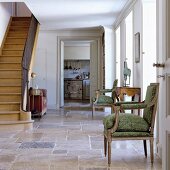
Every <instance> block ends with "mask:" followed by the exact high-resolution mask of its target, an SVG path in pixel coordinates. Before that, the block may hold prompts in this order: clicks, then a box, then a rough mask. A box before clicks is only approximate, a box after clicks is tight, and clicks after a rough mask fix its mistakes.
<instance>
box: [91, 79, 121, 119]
mask: <svg viewBox="0 0 170 170" xmlns="http://www.w3.org/2000/svg"><path fill="white" fill-rule="evenodd" d="M117 82H118V80H117V79H116V80H115V81H114V82H113V87H112V89H100V90H96V97H95V98H93V99H92V107H93V108H92V117H93V113H94V111H95V108H104V107H111V108H112V104H113V103H114V102H115V98H116V97H117V95H116V87H117ZM106 93H111V96H107V95H105V94H106Z"/></svg>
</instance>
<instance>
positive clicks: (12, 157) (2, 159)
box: [0, 154, 16, 163]
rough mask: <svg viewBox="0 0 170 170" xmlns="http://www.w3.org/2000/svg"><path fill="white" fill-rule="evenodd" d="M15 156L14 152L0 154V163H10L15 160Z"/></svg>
mask: <svg viewBox="0 0 170 170" xmlns="http://www.w3.org/2000/svg"><path fill="white" fill-rule="evenodd" d="M15 158H16V156H15V155H14V154H11V155H6V154H4V155H2V154H0V162H1V163H10V162H13V161H14V160H15Z"/></svg>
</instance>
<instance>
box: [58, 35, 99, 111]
mask: <svg viewBox="0 0 170 170" xmlns="http://www.w3.org/2000/svg"><path fill="white" fill-rule="evenodd" d="M64 41H97V50H98V52H97V54H98V55H97V57H96V63H97V64H96V65H95V66H96V67H97V70H98V73H100V71H101V70H102V62H101V60H102V57H101V56H102V51H101V50H102V48H101V37H99V36H94V37H91V36H85V37H84V36H58V38H57V49H58V50H57V51H58V55H57V73H56V76H57V78H56V80H57V84H58V85H57V89H56V93H57V94H56V96H57V97H56V99H57V101H56V104H57V109H59V108H60V107H62V106H63V105H62V104H63V103H64V101H62V100H63V96H62V91H63V90H64V87H63V86H62V84H63V81H64V80H63V79H62V80H61V77H63V76H62V75H61V74H62V72H63V71H62V70H61V69H63V61H64V58H63V56H62V55H61V47H62V42H64ZM95 66H94V67H95ZM97 75H98V77H97V82H96V86H97V88H101V87H102V76H101V74H97ZM90 86H91V85H90ZM91 97H92V93H91V94H90V99H91Z"/></svg>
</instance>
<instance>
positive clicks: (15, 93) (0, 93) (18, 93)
mask: <svg viewBox="0 0 170 170" xmlns="http://www.w3.org/2000/svg"><path fill="white" fill-rule="evenodd" d="M0 95H10V96H11V95H21V93H0Z"/></svg>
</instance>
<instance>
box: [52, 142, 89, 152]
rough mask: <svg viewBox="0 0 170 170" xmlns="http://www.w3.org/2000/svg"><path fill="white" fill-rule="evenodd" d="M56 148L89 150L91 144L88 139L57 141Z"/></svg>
mask: <svg viewBox="0 0 170 170" xmlns="http://www.w3.org/2000/svg"><path fill="white" fill-rule="evenodd" d="M55 149H66V150H82V149H83V150H84V149H86V150H89V149H90V144H89V141H88V140H86V141H84V140H69V141H65V142H57V144H56V146H55Z"/></svg>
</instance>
